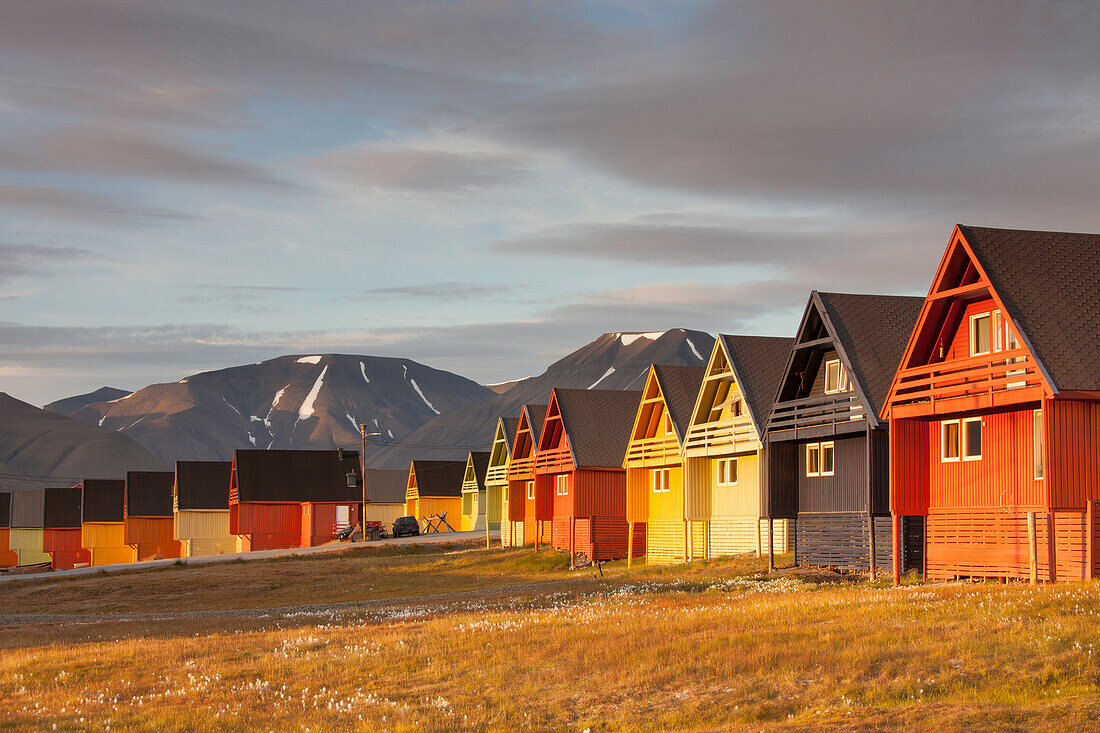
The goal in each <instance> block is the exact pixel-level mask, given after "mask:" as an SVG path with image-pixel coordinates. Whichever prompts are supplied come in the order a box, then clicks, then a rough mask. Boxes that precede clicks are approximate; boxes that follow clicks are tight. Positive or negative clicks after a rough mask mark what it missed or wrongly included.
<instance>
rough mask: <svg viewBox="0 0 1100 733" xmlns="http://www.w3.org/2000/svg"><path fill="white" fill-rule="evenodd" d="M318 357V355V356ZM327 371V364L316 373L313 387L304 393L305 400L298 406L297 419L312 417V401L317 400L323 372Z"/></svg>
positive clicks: (323, 377)
mask: <svg viewBox="0 0 1100 733" xmlns="http://www.w3.org/2000/svg"><path fill="white" fill-rule="evenodd" d="M318 358H320V357H318ZM327 372H328V365H327V364H326V365H325V368H324V369H322V370H321V373H320V374H318V375H317V381H316V382H314V383H313V389H311V390H310V391H309V394H307V395H306V399H305V401H304V402H303V403H302V406H301V407H299V408H298V419H299V420H305V419H306V418H307V417H313V403H314V402H316V401H317V395H318V393H320V391H321V386H322V385H323V384H324V383H325V374H326V373H327Z"/></svg>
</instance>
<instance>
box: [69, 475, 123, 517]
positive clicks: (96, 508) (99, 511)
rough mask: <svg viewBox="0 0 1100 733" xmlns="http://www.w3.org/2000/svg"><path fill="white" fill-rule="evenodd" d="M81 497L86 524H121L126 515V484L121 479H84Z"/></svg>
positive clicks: (82, 513)
mask: <svg viewBox="0 0 1100 733" xmlns="http://www.w3.org/2000/svg"><path fill="white" fill-rule="evenodd" d="M82 489H83V491H82V493H81V496H80V506H81V520H82V521H84V522H121V521H122V520H123V519H125V514H126V482H125V481H123V480H121V479H84V483H83V487H82Z"/></svg>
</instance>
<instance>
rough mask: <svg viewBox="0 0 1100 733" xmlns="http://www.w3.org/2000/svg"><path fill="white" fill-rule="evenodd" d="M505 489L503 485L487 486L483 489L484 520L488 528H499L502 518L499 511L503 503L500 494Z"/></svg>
mask: <svg viewBox="0 0 1100 733" xmlns="http://www.w3.org/2000/svg"><path fill="white" fill-rule="evenodd" d="M505 491H507V487H505V486H499V485H497V486H487V487H486V490H485V521H486V522H488V523H489V529H500V528H501V526H502V524H501V522H502V520H503V516H502V514H501V511H502V510H503V507H504V503H503V502H502V501H501V496H502V495H503V494H504V492H505Z"/></svg>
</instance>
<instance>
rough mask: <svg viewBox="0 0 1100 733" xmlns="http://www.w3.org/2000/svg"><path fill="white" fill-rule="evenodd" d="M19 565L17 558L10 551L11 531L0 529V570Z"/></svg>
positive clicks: (4, 528) (5, 528)
mask: <svg viewBox="0 0 1100 733" xmlns="http://www.w3.org/2000/svg"><path fill="white" fill-rule="evenodd" d="M18 564H19V556H18V555H17V554H15V552H14V551H13V550H12V549H11V530H10V529H8V528H7V527H0V568H10V567H12V566H15V565H18Z"/></svg>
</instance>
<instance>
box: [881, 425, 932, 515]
mask: <svg viewBox="0 0 1100 733" xmlns="http://www.w3.org/2000/svg"><path fill="white" fill-rule="evenodd" d="M889 432H890V444H891V451H890V511H891V512H892V513H894V514H902V515H905V514H908V515H917V514H927V513H928V501H929V490H930V488H931V484H930V471H931V464H930V462H929V460H928V452H929V450H930V448H929V445H930V440H931V437H930V436H931V432H930V431H929V429H928V424H927V423H926V422H925V421H923V420H916V419H906V420H891V421H890V431H889ZM937 440H938V438H937ZM936 445H937V446H938V445H939V444H938V443H936Z"/></svg>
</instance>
